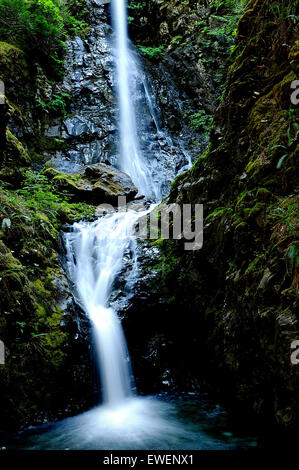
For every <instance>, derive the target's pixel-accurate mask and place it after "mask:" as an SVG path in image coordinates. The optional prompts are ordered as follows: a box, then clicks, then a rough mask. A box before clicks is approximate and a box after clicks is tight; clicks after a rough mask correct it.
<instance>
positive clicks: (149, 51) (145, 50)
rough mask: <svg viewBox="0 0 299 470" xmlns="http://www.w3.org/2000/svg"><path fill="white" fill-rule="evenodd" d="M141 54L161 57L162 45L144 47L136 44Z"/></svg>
mask: <svg viewBox="0 0 299 470" xmlns="http://www.w3.org/2000/svg"><path fill="white" fill-rule="evenodd" d="M137 47H138V49H139V50H140V51H141V52H142V54H144V55H147V56H148V57H150V58H155V57H161V56H162V54H163V51H164V46H159V47H146V46H137Z"/></svg>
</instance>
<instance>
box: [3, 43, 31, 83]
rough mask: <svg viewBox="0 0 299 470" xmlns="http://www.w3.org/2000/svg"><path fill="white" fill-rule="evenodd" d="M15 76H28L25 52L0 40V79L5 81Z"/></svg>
mask: <svg viewBox="0 0 299 470" xmlns="http://www.w3.org/2000/svg"><path fill="white" fill-rule="evenodd" d="M16 76H17V77H23V78H28V77H29V71H28V65H27V62H26V58H25V54H24V52H23V51H22V50H21V49H19V48H18V47H16V46H13V45H12V44H8V43H7V42H3V41H0V79H1V80H3V81H4V83H5V81H6V80H8V81H11V79H12V77H14V78H15V77H16Z"/></svg>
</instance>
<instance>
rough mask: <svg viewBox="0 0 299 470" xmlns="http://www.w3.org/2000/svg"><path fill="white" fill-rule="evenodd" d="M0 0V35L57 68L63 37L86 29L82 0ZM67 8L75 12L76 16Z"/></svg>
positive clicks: (2, 38) (58, 66) (59, 63)
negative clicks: (78, 0) (79, 0)
mask: <svg viewBox="0 0 299 470" xmlns="http://www.w3.org/2000/svg"><path fill="white" fill-rule="evenodd" d="M77 3H78V4H79V5H77V6H75V2H74V1H73V0H69V2H66V1H65V0H64V1H61V0H53V1H52V0H28V1H26V0H0V39H1V40H4V41H7V42H10V43H13V44H15V45H17V46H18V47H20V48H21V49H22V50H24V51H25V52H26V53H27V54H28V55H30V57H37V58H39V60H41V61H42V62H43V63H44V64H45V65H46V66H47V65H49V64H48V60H49V59H50V65H51V66H52V67H53V68H56V69H58V70H59V69H61V65H62V62H61V57H62V55H63V51H64V49H65V39H66V38H67V37H68V36H70V35H74V34H80V33H81V32H82V31H84V30H86V28H87V26H88V25H87V23H86V22H85V21H84V17H85V14H86V8H84V5H85V1H81V2H77ZM71 11H74V12H78V18H76V17H75V16H73V14H72V13H71Z"/></svg>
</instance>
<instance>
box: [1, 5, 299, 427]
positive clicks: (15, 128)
mask: <svg viewBox="0 0 299 470" xmlns="http://www.w3.org/2000/svg"><path fill="white" fill-rule="evenodd" d="M83 3H84V8H86V11H85V10H84V22H85V24H84V28H82V29H83V31H82V32H81V33H80V35H77V34H75V35H73V36H70V37H68V39H67V40H66V48H65V52H64V55H63V62H64V73H63V76H59V77H57V76H53V74H52V73H51V71H49V70H47V67H45V65H44V64H43V63H42V62H41V61H39V60H37V59H32V58H30V56H28V53H26V51H23V50H22V49H21V48H19V47H18V46H17V45H15V44H10V43H9V42H6V41H3V42H0V79H1V80H3V82H4V84H5V95H6V102H5V104H3V105H0V110H1V116H0V139H1V149H0V183H1V190H0V199H1V207H0V223H1V230H0V294H1V312H0V339H1V340H2V341H3V342H4V344H5V350H6V363H5V366H4V367H2V366H0V381H1V403H2V406H1V419H0V423H1V424H0V434H1V432H2V433H4V432H5V433H7V432H8V431H15V430H17V429H20V428H24V427H26V426H28V425H32V424H41V423H44V422H48V421H50V420H57V419H61V418H63V417H66V416H70V415H74V414H76V413H79V412H82V411H84V410H86V409H88V408H89V407H91V406H92V405H93V404H94V400H95V396H96V395H97V393H98V384H97V383H96V373H95V370H94V367H95V366H94V362H93V354H94V353H93V350H92V348H91V346H90V335H91V332H90V325H89V321H88V319H87V318H86V316H85V314H84V312H83V311H82V309H81V307H80V306H79V305H78V303H77V302H76V301H75V300H74V297H73V294H72V289H73V286H72V285H71V283H70V281H69V279H68V277H67V276H66V272H65V247H64V246H63V244H62V242H61V237H60V233H61V230H63V231H65V232H67V231H68V230H70V226H71V225H70V224H72V223H73V222H76V221H79V220H81V219H84V220H94V219H95V217H96V216H97V215H98V213H97V206H98V205H100V204H101V203H109V204H112V205H116V203H117V198H118V196H126V197H127V201H128V202H129V201H131V204H136V203H140V200H141V199H140V195H137V189H136V187H135V185H134V183H133V182H132V180H131V178H130V177H129V176H128V175H126V174H125V173H123V172H122V171H120V170H119V167H118V150H117V145H118V140H119V135H118V127H117V104H116V103H115V89H116V84H115V72H114V68H113V61H112V56H113V45H112V44H113V43H112V41H111V38H112V36H113V30H112V27H111V18H110V5H109V4H110V2H109V1H105V0H104V1H102V0H87V1H86V2H83ZM280 3H281V2H271V5H270V3H269V2H266V1H264V0H250V1H249V2H245V1H244V2H242V1H240V2H225V1H210V2H207V1H191V0H190V1H187V2H180V1H176V0H153V1H151V2H143V1H141V2H135V1H132V2H129V20H130V33H131V38H132V41H133V42H134V44H135V45H136V46H137V49H136V51H135V52H134V53H135V54H136V55H137V56H138V57H139V59H138V60H139V61H140V70H141V72H140V76H139V77H138V79H137V78H136V83H137V85H138V86H137V87H136V90H137V91H136V96H135V100H136V103H138V109H139V113H140V114H139V116H137V117H138V120H139V121H140V122H141V125H140V129H139V133H140V139H141V146H142V149H143V151H144V152H148V153H150V155H151V165H152V166H151V168H152V174H153V178H154V179H155V180H157V181H158V176H159V173H160V172H161V171H163V172H165V174H166V178H165V180H166V183H165V184H164V185H163V186H162V187H161V195H162V196H163V198H164V200H165V201H166V202H169V203H177V204H179V205H182V204H184V203H191V204H195V203H200V204H204V217H205V219H204V246H203V249H202V250H199V251H194V252H186V251H184V247H183V243H182V242H181V241H174V240H173V241H172V240H162V239H158V240H151V241H147V240H145V241H138V249H137V266H138V280H137V282H136V283H135V284H133V285H132V286H130V289H131V294H130V295H129V296H128V295H124V292H126V289H127V287H128V286H127V285H126V282H127V281H126V279H127V276H128V273H130V272H131V271H132V259H131V255H130V253H129V252H125V255H124V264H123V269H122V272H121V273H120V275H119V277H118V279H117V281H116V283H115V285H114V288H113V294H112V297H111V305H114V306H115V307H116V309H117V311H118V313H119V315H120V317H121V318H122V323H123V326H124V330H125V333H126V337H127V341H128V344H129V349H130V353H131V357H132V362H133V368H134V372H135V376H136V383H137V388H138V389H139V391H140V392H142V393H145V394H149V393H157V392H160V391H161V390H162V391H166V392H180V391H186V390H189V391H195V392H196V391H198V390H201V389H203V390H209V391H210V390H213V394H215V396H217V397H219V396H221V399H222V400H223V402H224V403H226V404H227V405H228V406H232V407H233V408H235V409H237V410H240V409H241V410H243V411H244V410H246V411H247V412H249V413H252V412H253V413H254V416H255V419H256V420H258V419H260V420H265V421H266V422H267V423H268V424H269V425H270V426H272V425H274V426H275V429H276V427H277V429H279V431H277V432H279V433H281V432H291V433H294V432H297V430H298V416H299V414H298V411H299V408H298V403H299V400H298V399H299V396H298V378H299V375H298V374H299V368H298V366H295V365H293V364H292V363H291V362H290V354H291V349H290V347H291V343H292V341H294V340H296V339H299V333H298V313H297V312H296V308H297V303H296V302H297V293H298V245H297V243H296V229H297V225H298V219H297V209H298V198H297V195H296V179H295V169H296V157H298V136H299V133H298V124H297V122H298V105H293V104H292V103H291V101H290V95H291V83H292V82H293V81H294V80H296V78H298V50H299V49H298V47H299V41H298V25H297V23H298V21H296V19H297V20H298V15H299V12H298V7H297V6H296V2H295V1H292V0H286V1H285V2H284V7H285V9H284V10H283V11H281V10H280V9H279V8H280V7H279V5H280ZM276 4H277V9H276V8H275V5H276ZM82 8H83V7H82ZM80 11H81V10H80V9H79V13H80ZM79 13H77V14H79ZM0 39H1V38H0ZM140 77H141V78H140ZM149 98H150V100H149ZM148 100H149V101H150V103H152V109H150V110H149V107H148V105H146V103H148V102H149V101H148ZM145 130H146V132H145ZM164 162H166V163H164ZM170 185H171V188H170ZM136 198H137V201H136ZM141 201H142V200H141ZM141 204H142V202H141ZM186 318H187V321H185V320H186ZM244 412H245V411H244Z"/></svg>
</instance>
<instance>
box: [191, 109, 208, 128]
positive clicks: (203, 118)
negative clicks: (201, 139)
mask: <svg viewBox="0 0 299 470" xmlns="http://www.w3.org/2000/svg"><path fill="white" fill-rule="evenodd" d="M212 122H213V116H212V115H210V114H207V113H206V111H205V110H204V109H200V110H199V111H198V113H195V114H193V115H192V116H191V117H190V125H191V126H192V127H194V129H196V130H197V131H200V132H203V133H204V134H209V132H210V129H211V125H212Z"/></svg>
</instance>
